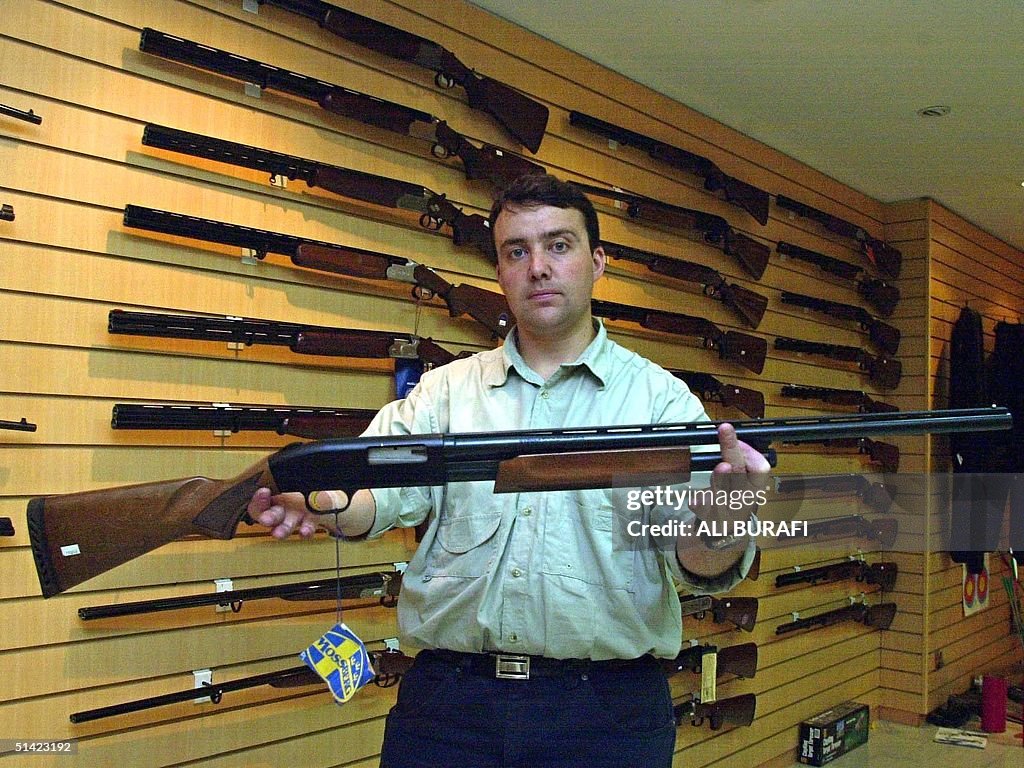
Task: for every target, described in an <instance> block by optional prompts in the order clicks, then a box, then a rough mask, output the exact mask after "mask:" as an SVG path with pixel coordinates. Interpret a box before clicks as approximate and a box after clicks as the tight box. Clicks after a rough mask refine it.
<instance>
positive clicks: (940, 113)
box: [917, 104, 953, 117]
mask: <svg viewBox="0 0 1024 768" xmlns="http://www.w3.org/2000/svg"><path fill="white" fill-rule="evenodd" d="M952 111H953V110H952V109H950V108H949V107H947V106H946V105H944V104H937V105H935V106H933V107H925V108H924V109H919V110H917V114H918V115H919V116H920V117H945V116H946V115H948V114H949V113H950V112H952Z"/></svg>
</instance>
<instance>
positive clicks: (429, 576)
mask: <svg viewBox="0 0 1024 768" xmlns="http://www.w3.org/2000/svg"><path fill="white" fill-rule="evenodd" d="M431 578H433V577H432V576H431V575H430V574H429V573H428V574H427V575H426V576H424V577H423V580H424V581H430V579H431Z"/></svg>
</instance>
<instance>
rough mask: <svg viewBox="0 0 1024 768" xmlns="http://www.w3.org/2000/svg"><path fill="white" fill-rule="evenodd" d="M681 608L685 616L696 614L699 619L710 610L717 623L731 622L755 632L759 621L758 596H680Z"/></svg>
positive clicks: (740, 627)
mask: <svg viewBox="0 0 1024 768" xmlns="http://www.w3.org/2000/svg"><path fill="white" fill-rule="evenodd" d="M679 608H680V610H681V611H682V615H683V616H695V617H696V618H697V619H703V618H704V617H705V616H707V615H708V611H710V612H711V618H712V619H714V622H715V623H716V624H725V623H726V622H729V623H730V624H733V625H735V626H736V627H737V628H738V629H742V630H744V631H745V632H753V631H754V625H755V624H756V623H757V608H758V602H757V598H756V597H723V598H717V597H711V596H710V595H695V596H693V597H685V596H680V598H679Z"/></svg>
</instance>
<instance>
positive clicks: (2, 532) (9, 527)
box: [0, 517, 14, 536]
mask: <svg viewBox="0 0 1024 768" xmlns="http://www.w3.org/2000/svg"><path fill="white" fill-rule="evenodd" d="M13 535H14V523H12V522H11V518H9V517H0V536H13Z"/></svg>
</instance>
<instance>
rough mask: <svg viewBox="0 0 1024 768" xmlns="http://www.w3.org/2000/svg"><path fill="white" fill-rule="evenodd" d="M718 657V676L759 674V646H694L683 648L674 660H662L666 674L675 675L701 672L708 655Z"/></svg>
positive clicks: (746, 644)
mask: <svg viewBox="0 0 1024 768" xmlns="http://www.w3.org/2000/svg"><path fill="white" fill-rule="evenodd" d="M709 653H713V654H715V655H716V657H717V659H716V671H717V673H718V676H719V677H721V676H722V675H736V676H737V677H744V678H749V677H754V675H756V674H757V644H756V643H741V644H739V645H730V646H726V647H725V648H718V647H717V646H714V645H694V646H690V647H689V648H683V649H682V650H681V651H680V652H679V654H678V655H677V656H676V657H675V658H674V659H662V660H661V663H662V668H663V669H664V670H665V674H667V675H674V674H676V673H677V672H682V671H683V670H687V671H689V672H700V670H701V663H702V660H703V658H704V656H705V655H706V654H709Z"/></svg>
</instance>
